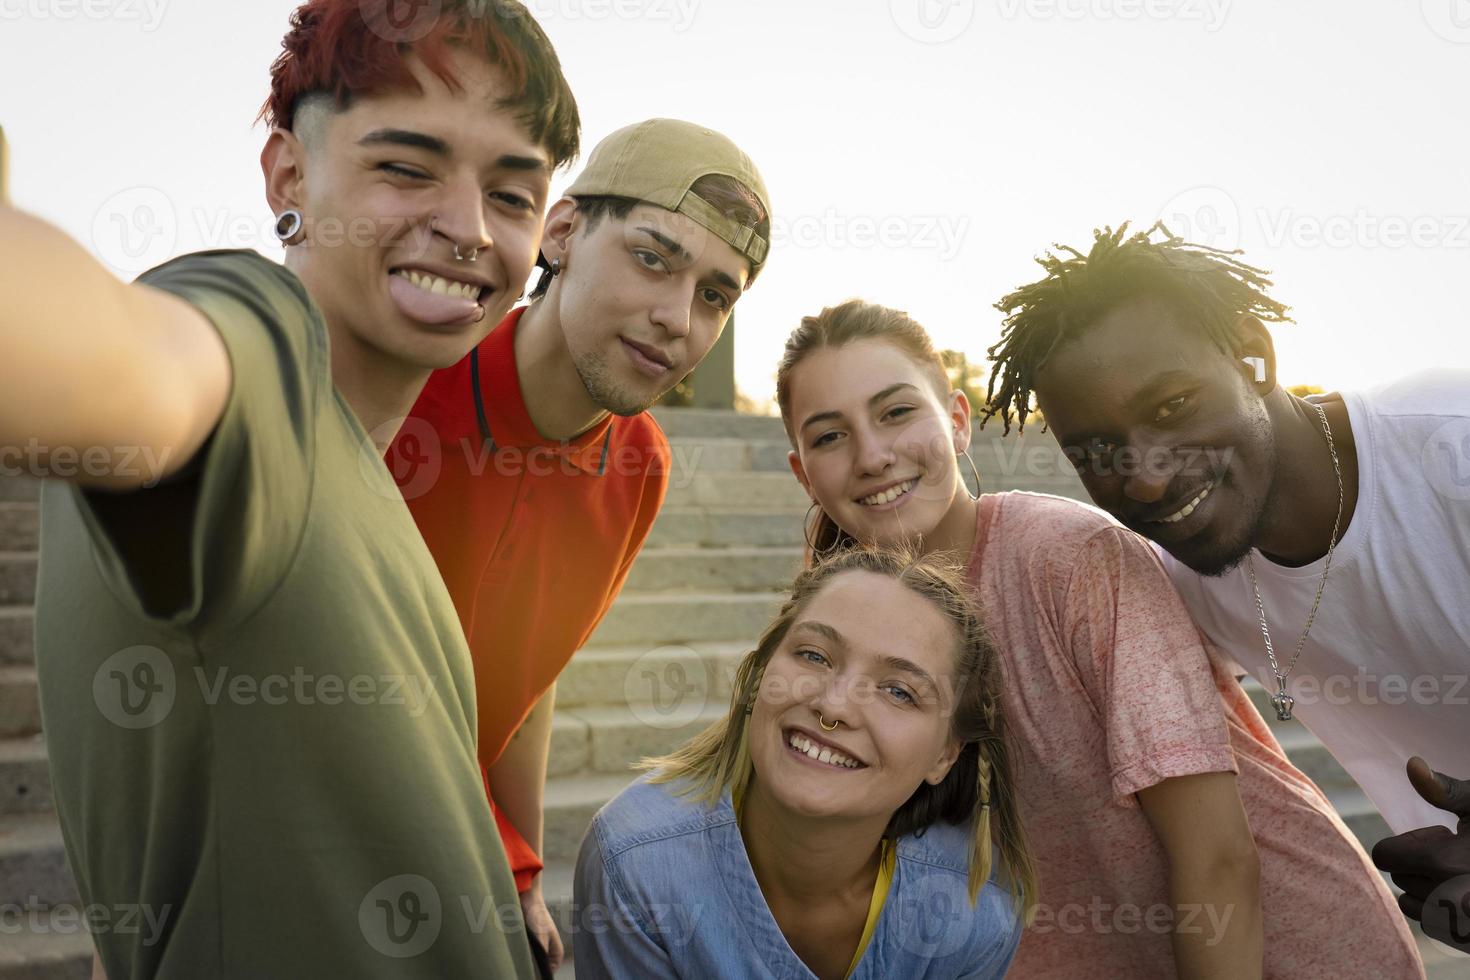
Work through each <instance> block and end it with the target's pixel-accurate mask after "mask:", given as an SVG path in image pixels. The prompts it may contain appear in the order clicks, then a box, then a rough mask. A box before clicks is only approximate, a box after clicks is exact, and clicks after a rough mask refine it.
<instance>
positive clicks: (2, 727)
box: [0, 665, 41, 738]
mask: <svg viewBox="0 0 1470 980" xmlns="http://www.w3.org/2000/svg"><path fill="white" fill-rule="evenodd" d="M40 730H41V697H40V691H39V690H38V689H37V687H36V668H35V667H34V666H29V665H12V666H7V667H0V738H15V737H17V736H21V735H34V734H35V733H37V732H39V731H40Z"/></svg>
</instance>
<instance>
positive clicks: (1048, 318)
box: [980, 222, 1291, 432]
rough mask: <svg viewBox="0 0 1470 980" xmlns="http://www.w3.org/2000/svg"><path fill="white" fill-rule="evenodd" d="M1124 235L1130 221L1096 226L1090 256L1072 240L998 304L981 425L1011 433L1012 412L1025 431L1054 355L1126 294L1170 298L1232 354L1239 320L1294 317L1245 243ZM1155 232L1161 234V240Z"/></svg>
mask: <svg viewBox="0 0 1470 980" xmlns="http://www.w3.org/2000/svg"><path fill="white" fill-rule="evenodd" d="M1127 231H1128V224H1127V222H1124V223H1123V224H1122V225H1121V226H1120V227H1119V228H1118V230H1117V231H1114V230H1113V229H1111V228H1103V229H1102V230H1101V231H1099V230H1097V229H1093V232H1092V234H1093V243H1092V251H1090V252H1089V253H1088V254H1087V255H1085V256H1084V255H1083V254H1082V253H1081V252H1079V251H1077V250H1076V249H1075V248H1072V247H1070V246H1068V245H1054V246H1053V248H1055V249H1056V250H1057V251H1056V252H1048V253H1046V255H1045V256H1044V257H1042V258H1039V259H1037V260H1036V263H1037V265H1039V266H1041V267H1042V268H1043V269H1045V270H1046V276H1045V277H1044V278H1042V279H1039V280H1037V281H1036V282H1033V283H1031V284H1029V285H1026V286H1022V287H1020V288H1019V289H1017V290H1015V291H1014V292H1012V293H1010V294H1009V295H1007V296H1004V297H1002V298H1001V301H1000V302H999V303H996V304H995V308H996V309H998V310H1000V311H1001V312H1002V313H1004V314H1006V318H1005V320H1004V322H1003V323H1002V329H1001V339H1000V342H999V343H997V344H996V345H995V346H993V347H991V348H990V350H989V351H988V353H989V354H990V358H991V360H992V361H994V362H995V367H994V368H992V369H991V372H990V384H989V387H988V388H987V389H986V405H985V409H984V411H983V412H982V413H981V415H980V424H981V426H984V424H985V423H986V422H987V421H989V420H990V417H991V416H993V415H999V416H1000V418H1001V422H1002V423H1004V426H1005V428H1004V430H1003V431H1004V432H1010V431H1011V420H1012V417H1014V418H1015V422H1016V430H1017V431H1021V430H1022V429H1023V428H1024V426H1025V424H1026V414H1027V412H1028V411H1030V407H1031V395H1032V390H1033V388H1034V385H1035V381H1036V375H1037V373H1038V372H1040V370H1041V368H1042V366H1043V365H1044V364H1046V361H1047V359H1048V358H1049V357H1051V355H1052V354H1053V353H1054V352H1055V351H1056V350H1057V349H1058V348H1059V347H1061V346H1062V345H1063V344H1065V343H1067V342H1068V341H1070V340H1073V339H1075V338H1076V337H1077V336H1078V335H1079V334H1081V333H1083V332H1084V331H1086V330H1087V329H1089V328H1090V327H1092V326H1093V325H1094V324H1096V323H1097V322H1098V321H1099V320H1101V319H1102V318H1103V316H1104V315H1106V314H1107V313H1109V312H1111V311H1112V310H1113V309H1115V308H1116V307H1118V306H1120V305H1121V304H1123V303H1124V302H1127V301H1129V300H1132V299H1136V298H1138V297H1153V298H1156V299H1160V300H1163V301H1164V302H1166V303H1168V304H1169V305H1170V306H1171V307H1173V308H1174V309H1175V310H1177V311H1178V312H1179V313H1181V314H1182V315H1183V316H1182V319H1183V321H1184V322H1185V323H1187V324H1189V325H1190V326H1191V327H1193V328H1194V329H1197V330H1200V331H1202V332H1203V333H1204V335H1205V336H1206V337H1208V338H1209V339H1210V340H1212V341H1213V342H1214V343H1215V346H1217V347H1219V348H1220V350H1222V351H1224V352H1225V353H1227V354H1234V353H1235V348H1236V343H1237V341H1236V333H1235V325H1236V322H1237V321H1238V320H1239V319H1240V317H1241V316H1253V317H1255V318H1256V319H1258V320H1263V321H1268V322H1272V323H1286V322H1291V317H1289V316H1288V315H1287V310H1288V309H1289V307H1287V306H1285V305H1283V304H1281V303H1278V302H1277V301H1276V300H1274V299H1272V298H1271V297H1270V296H1268V295H1267V294H1266V290H1267V288H1269V287H1270V286H1271V280H1270V279H1268V278H1266V276H1267V273H1266V271H1265V270H1263V269H1257V268H1256V267H1255V266H1251V265H1246V264H1245V263H1244V262H1242V261H1240V260H1239V259H1237V258H1235V256H1237V255H1240V254H1242V253H1241V251H1240V250H1239V249H1234V250H1232V251H1224V250H1222V249H1217V248H1210V247H1209V246H1207V245H1196V244H1192V243H1190V242H1186V241H1184V239H1182V238H1179V237H1178V236H1177V235H1175V234H1173V233H1172V232H1170V231H1169V229H1168V228H1167V227H1165V226H1164V223H1163V222H1157V223H1155V224H1154V225H1153V226H1152V227H1150V228H1149V230H1148V231H1142V232H1136V233H1134V234H1132V235H1128V234H1127ZM1155 232H1158V233H1159V234H1160V235H1162V237H1161V238H1159V239H1158V240H1155V238H1154V233H1155ZM1058 253H1061V254H1058Z"/></svg>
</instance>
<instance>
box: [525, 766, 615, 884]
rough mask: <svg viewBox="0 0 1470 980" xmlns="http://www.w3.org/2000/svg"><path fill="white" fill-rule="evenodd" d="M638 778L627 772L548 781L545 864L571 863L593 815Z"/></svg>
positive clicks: (543, 839)
mask: <svg viewBox="0 0 1470 980" xmlns="http://www.w3.org/2000/svg"><path fill="white" fill-rule="evenodd" d="M637 778H638V774H637V773H633V772H626V773H616V774H608V773H596V774H591V775H578V776H564V777H562V778H560V779H548V780H547V781H546V797H545V804H544V806H545V820H546V823H545V829H544V831H543V836H542V847H543V853H544V856H545V859H546V861H547V863H548V864H550V863H552V862H564V863H566V864H572V863H574V862H575V861H576V860H577V849H578V848H579V847H581V845H582V835H583V834H585V833H586V832H587V826H588V825H589V824H590V823H591V822H592V816H593V814H595V813H596V812H597V811H598V809H600V808H601V807H602V805H603V804H604V803H606V802H607V801H608V800H610V799H612V798H613V797H614V796H617V795H618V793H619V792H621V791H622V789H623V787H625V786H627V785H628V784H629V783H631V782H632V781H633V780H635V779H637Z"/></svg>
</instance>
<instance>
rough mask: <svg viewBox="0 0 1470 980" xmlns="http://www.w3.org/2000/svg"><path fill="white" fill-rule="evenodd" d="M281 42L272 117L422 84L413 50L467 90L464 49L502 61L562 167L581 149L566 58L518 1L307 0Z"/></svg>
mask: <svg viewBox="0 0 1470 980" xmlns="http://www.w3.org/2000/svg"><path fill="white" fill-rule="evenodd" d="M281 47H282V49H283V50H282V52H281V54H280V56H279V57H278V58H276V60H275V63H274V64H273V65H271V94H270V98H269V99H267V100H266V103H265V105H264V107H262V108H261V110H260V116H259V118H260V119H264V120H265V122H266V124H267V125H269V126H280V127H281V128H283V129H290V128H291V125H292V122H293V121H294V118H295V115H296V109H297V107H298V106H299V105H300V104H301V100H302V99H303V98H306V97H308V96H313V95H328V96H331V98H332V100H333V103H334V104H335V105H336V107H337V108H338V110H343V109H346V108H347V107H348V106H350V105H351V104H352V101H353V100H354V99H356V98H360V97H362V96H365V95H371V94H373V93H375V92H383V91H389V90H392V89H409V90H411V91H412V90H416V89H418V88H419V85H418V82H417V81H416V80H415V79H414V77H413V75H412V74H411V73H410V72H409V70H408V66H407V64H406V63H405V58H406V57H407V56H408V55H410V54H412V55H414V56H416V57H417V58H418V59H419V60H420V61H421V62H423V64H424V66H425V67H426V68H428V69H429V70H430V71H432V72H433V73H434V74H435V75H436V76H438V77H439V78H440V79H441V80H443V82H444V84H445V85H446V86H448V87H449V88H450V89H451V90H458V89H459V88H460V86H459V82H458V79H457V78H456V77H455V75H454V71H453V68H452V67H451V64H450V60H449V55H450V50H451V49H460V50H468V51H471V52H479V53H481V54H483V55H484V57H485V59H486V60H487V61H489V63H490V64H492V65H494V66H496V67H497V68H498V69H499V70H500V72H501V73H502V76H503V78H504V80H505V83H506V86H507V88H508V89H509V94H508V95H507V96H505V97H504V98H503V99H501V100H499V104H498V105H499V108H502V109H508V110H510V111H511V112H512V113H514V114H515V116H516V118H517V119H518V120H519V121H520V122H521V124H522V125H524V126H525V127H526V129H527V131H528V132H529V133H530V136H531V138H532V139H533V140H534V141H536V142H537V143H539V144H541V145H542V146H543V147H545V148H546V150H547V152H548V154H549V155H550V156H551V159H552V163H553V165H554V166H557V167H560V166H562V165H563V164H566V163H569V162H570V161H571V160H573V159H574V158H575V157H576V156H577V152H578V150H579V148H580V142H581V130H582V122H581V118H580V116H579V114H578V112H577V102H576V99H575V98H573V96H572V90H571V87H570V86H569V85H568V84H567V80H566V78H565V76H563V74H562V70H561V62H560V61H559V60H558V59H557V57H556V51H555V50H554V49H553V48H552V46H551V41H550V40H548V39H547V37H546V34H545V33H544V32H543V31H542V30H541V27H540V25H539V24H537V23H536V21H535V19H534V18H532V17H531V15H530V13H529V12H528V11H527V10H526V8H525V7H523V6H522V5H521V4H519V3H517V2H515V0H307V2H306V3H304V4H302V5H301V6H300V7H298V8H297V9H296V10H295V11H294V12H293V13H292V14H291V29H290V31H288V32H287V34H286V37H285V38H284V39H283V40H282V41H281Z"/></svg>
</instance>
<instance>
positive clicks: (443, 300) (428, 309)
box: [388, 276, 479, 324]
mask: <svg viewBox="0 0 1470 980" xmlns="http://www.w3.org/2000/svg"><path fill="white" fill-rule="evenodd" d="M388 293H389V295H391V296H392V297H393V302H394V303H395V304H396V305H397V306H398V309H399V310H400V311H401V312H402V313H403V315H404V316H406V317H408V318H409V319H410V320H417V321H419V322H420V323H433V324H445V323H458V322H461V321H467V322H468V321H473V320H474V319H475V318H476V317H478V316H479V304H478V303H476V302H475V301H474V300H472V299H463V298H461V297H459V296H445V295H443V294H442V293H432V292H430V291H429V290H427V289H420V288H419V287H417V286H415V285H414V284H413V283H411V282H409V281H408V280H407V279H405V278H403V277H402V276H389V277H388Z"/></svg>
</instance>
